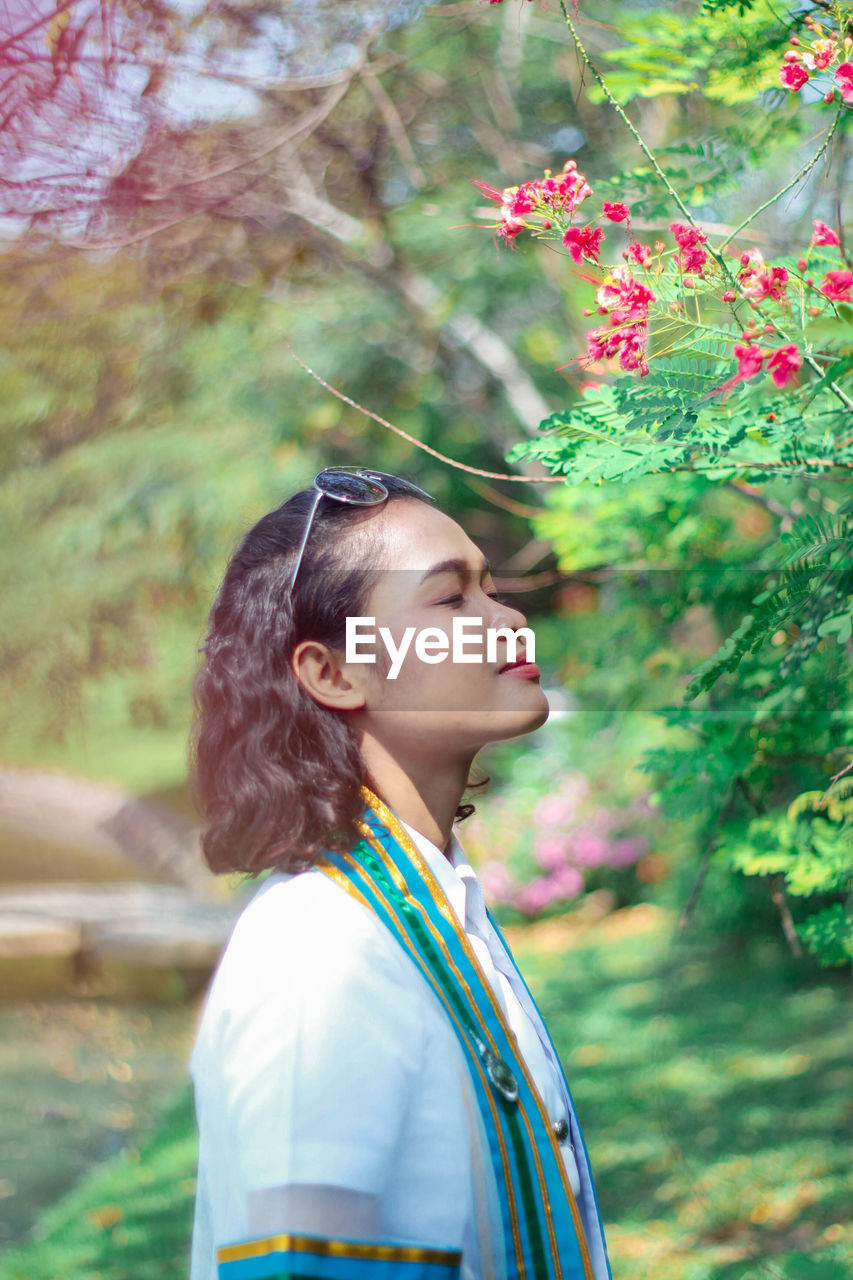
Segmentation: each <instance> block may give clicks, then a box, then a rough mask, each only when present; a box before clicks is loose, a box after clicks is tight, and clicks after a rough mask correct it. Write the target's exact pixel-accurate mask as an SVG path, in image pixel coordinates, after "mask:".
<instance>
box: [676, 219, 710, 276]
mask: <svg viewBox="0 0 853 1280" xmlns="http://www.w3.org/2000/svg"><path fill="white" fill-rule="evenodd" d="M669 229H670V231H671V232H672V234H673V235H674V236H675V243H676V244H677V245H678V253H676V255H675V261H676V263H677V264H678V266H679V267H680V268H681V270H682V271H692V272H695V273H696V275H697V276H701V275H703V274H704V270H705V263H706V262H707V261H708V253H707V250H705V249H703V248H702V245H703V244H704V243H705V241H706V240H707V239H708V237H707V236H706V235H705V234H704V232H702V231H700V230H699V228H698V227H691V226H688V225H687V223H684V222H671V223H670V224H669Z"/></svg>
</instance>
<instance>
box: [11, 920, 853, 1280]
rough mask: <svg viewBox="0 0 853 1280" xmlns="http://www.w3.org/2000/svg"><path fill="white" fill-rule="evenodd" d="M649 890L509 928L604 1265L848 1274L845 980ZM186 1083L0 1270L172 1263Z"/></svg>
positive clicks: (57, 1271) (646, 1272)
mask: <svg viewBox="0 0 853 1280" xmlns="http://www.w3.org/2000/svg"><path fill="white" fill-rule="evenodd" d="M670 928H671V925H670V921H669V918H668V917H666V916H665V915H664V913H662V912H661V911H658V910H655V909H653V908H650V907H641V908H637V909H635V910H634V911H630V912H619V913H616V915H614V916H611V917H609V918H607V919H605V920H604V921H602V922H600V923H599V924H598V925H596V926H594V927H591V928H589V929H588V930H586V931H584V932H582V933H581V932H578V930H577V929H575V930H574V931H572V930H571V929H569V928H567V927H566V926H562V925H559V924H557V925H554V924H553V923H552V922H549V923H548V925H547V926H542V927H541V928H538V927H534V928H533V929H532V930H528V931H527V932H526V933H524V934H521V935H519V938H518V939H514V945H515V946H516V952H517V955H518V956H519V958H520V960H521V962H522V967H523V968H524V970H525V972H526V973H527V974H528V976H529V977H530V980H531V983H532V986H533V988H534V991H535V993H536V995H537V998H538V999H539V1001H540V1004H541V1007H542V1010H543V1013H544V1014H545V1016H546V1019H547V1020H548V1022H549V1025H550V1027H551V1029H552V1031H553V1033H554V1037H555V1040H556V1041H557V1045H558V1047H559V1049H560V1052H561V1054H562V1056H563V1060H564V1062H565V1064H566V1067H567V1074H568V1077H569V1081H570V1083H571V1085H572V1089H573V1093H574V1097H575V1101H576V1104H577V1108H578V1111H579V1113H580V1115H581V1118H582V1121H583V1123H584V1127H585V1130H586V1134H587V1138H588V1142H589V1146H590V1153H591V1156H592V1160H593V1165H594V1168H595V1171H596V1178H597V1183H598V1187H599V1192H600V1199H601V1207H602V1212H603V1216H604V1219H605V1222H606V1224H607V1233H608V1240H609V1244H610V1251H611V1259H612V1262H613V1272H614V1277H615V1280H649V1277H652V1276H653V1277H654V1278H655V1280H853V1262H851V1257H853V1225H851V1223H850V1214H849V1206H850V1204H851V1203H853V1170H851V1162H850V1159H849V1131H850V1122H851V1098H853V1087H851V1086H853V1053H852V1052H851V1048H853V1045H851V1038H852V1037H851V1030H850V1025H849V1016H848V1008H847V1005H848V996H849V978H846V977H844V976H841V975H837V974H833V973H825V972H821V971H819V970H814V969H809V968H804V967H803V964H802V962H800V963H799V964H798V963H795V962H793V961H792V960H791V959H790V958H789V957H788V955H787V953H786V952H785V951H784V950H783V949H782V948H781V947H779V946H777V945H776V944H773V943H769V942H760V943H753V944H751V945H749V946H746V945H744V946H743V947H742V948H741V949H733V948H729V949H726V948H725V947H722V946H720V945H719V944H717V945H714V946H712V945H711V944H699V943H696V942H693V943H691V944H680V945H677V946H674V945H672V944H671V942H670V939H669V933H670ZM194 1156H195V1138H194V1130H193V1124H192V1115H191V1109H190V1102H189V1095H188V1093H187V1092H186V1091H184V1092H183V1093H182V1094H181V1095H180V1097H179V1098H177V1099H173V1100H172V1101H171V1103H170V1105H169V1107H168V1108H167V1109H166V1111H165V1112H164V1113H163V1115H162V1117H161V1119H160V1122H159V1124H158V1125H157V1127H156V1128H155V1129H154V1131H153V1132H152V1133H151V1136H150V1138H149V1140H148V1141H147V1142H146V1143H144V1144H143V1146H142V1147H141V1149H140V1150H138V1151H132V1152H130V1153H125V1154H124V1155H122V1156H120V1157H118V1158H116V1159H114V1160H113V1161H111V1162H108V1163H107V1164H105V1165H103V1166H101V1167H100V1168H97V1169H96V1170H95V1171H94V1172H93V1173H91V1174H90V1175H89V1176H88V1177H86V1178H84V1179H83V1180H82V1181H81V1182H80V1183H79V1184H78V1185H77V1186H76V1187H75V1188H74V1189H73V1190H72V1191H71V1192H69V1193H68V1194H67V1195H66V1196H64V1197H63V1198H62V1199H61V1200H60V1201H59V1202H58V1203H57V1204H56V1205H54V1206H53V1207H52V1208H50V1209H48V1210H45V1211H44V1212H43V1213H42V1214H41V1216H40V1217H39V1219H38V1222H37V1224H36V1229H35V1233H34V1235H33V1236H32V1237H31V1238H30V1239H29V1240H28V1241H26V1242H25V1243H24V1244H22V1245H21V1246H20V1247H18V1248H16V1249H15V1250H12V1251H7V1252H6V1254H5V1255H4V1256H3V1257H2V1258H0V1280H55V1278H56V1277H57V1276H62V1277H63V1280H155V1277H156V1280H185V1277H186V1271H187V1242H188V1233H189V1225H190V1216H191V1202H192V1194H193V1181H192V1179H193V1172H194Z"/></svg>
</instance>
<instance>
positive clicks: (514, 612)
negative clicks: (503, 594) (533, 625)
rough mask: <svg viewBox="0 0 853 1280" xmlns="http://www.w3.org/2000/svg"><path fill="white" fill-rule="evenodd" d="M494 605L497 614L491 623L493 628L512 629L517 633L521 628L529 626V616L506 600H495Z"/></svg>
mask: <svg viewBox="0 0 853 1280" xmlns="http://www.w3.org/2000/svg"><path fill="white" fill-rule="evenodd" d="M494 604H495V612H494V614H493V618H492V622H491V625H492V626H493V627H511V628H512V629H513V630H514V631H517V630H518V628H519V627H526V626H527V615H526V614H524V613H522V612H521V610H520V609H516V608H515V606H514V605H511V604H508V603H507V602H506V601H505V600H495V601H494Z"/></svg>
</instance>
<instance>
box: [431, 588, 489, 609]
mask: <svg viewBox="0 0 853 1280" xmlns="http://www.w3.org/2000/svg"><path fill="white" fill-rule="evenodd" d="M486 595H487V596H488V597H489V599H490V600H496V601H497V602H498V604H503V603H504V600H503V597H502V596H501V595H500V594H499V593H498V592H497V591H487V592H486ZM438 603H439V605H444V604H447V605H454V606H456V605H460V604H464V603H465V597H464V596H463V595H458V594H457V595H455V596H448V597H447V599H446V600H439V601H438Z"/></svg>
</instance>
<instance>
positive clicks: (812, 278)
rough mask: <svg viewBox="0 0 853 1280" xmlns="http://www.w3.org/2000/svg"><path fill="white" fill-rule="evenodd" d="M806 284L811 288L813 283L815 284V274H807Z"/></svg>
mask: <svg viewBox="0 0 853 1280" xmlns="http://www.w3.org/2000/svg"><path fill="white" fill-rule="evenodd" d="M806 284H807V285H808V286H809V288H810V289H811V287H812V285H813V284H814V276H806Z"/></svg>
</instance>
